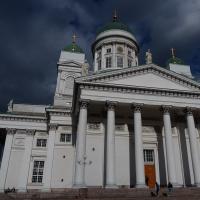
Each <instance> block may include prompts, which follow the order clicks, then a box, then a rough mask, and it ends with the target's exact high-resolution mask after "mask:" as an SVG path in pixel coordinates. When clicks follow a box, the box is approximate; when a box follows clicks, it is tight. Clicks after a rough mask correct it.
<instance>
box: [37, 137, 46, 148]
mask: <svg viewBox="0 0 200 200" xmlns="http://www.w3.org/2000/svg"><path fill="white" fill-rule="evenodd" d="M46 145H47V139H37V144H36V146H37V147H46Z"/></svg>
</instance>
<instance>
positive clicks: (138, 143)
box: [133, 104, 146, 188]
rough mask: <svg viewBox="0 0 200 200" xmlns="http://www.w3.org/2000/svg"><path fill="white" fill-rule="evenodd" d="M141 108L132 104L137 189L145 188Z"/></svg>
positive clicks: (140, 105)
mask: <svg viewBox="0 0 200 200" xmlns="http://www.w3.org/2000/svg"><path fill="white" fill-rule="evenodd" d="M141 107H142V104H133V111H134V139H135V169H136V187H137V188H144V187H146V184H145V174H144V155H143V141H142V118H141Z"/></svg>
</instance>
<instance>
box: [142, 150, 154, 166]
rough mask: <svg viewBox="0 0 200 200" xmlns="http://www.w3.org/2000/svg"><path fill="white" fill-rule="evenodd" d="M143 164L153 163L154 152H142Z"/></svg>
mask: <svg viewBox="0 0 200 200" xmlns="http://www.w3.org/2000/svg"><path fill="white" fill-rule="evenodd" d="M144 162H145V163H154V151H153V150H151V149H145V150H144Z"/></svg>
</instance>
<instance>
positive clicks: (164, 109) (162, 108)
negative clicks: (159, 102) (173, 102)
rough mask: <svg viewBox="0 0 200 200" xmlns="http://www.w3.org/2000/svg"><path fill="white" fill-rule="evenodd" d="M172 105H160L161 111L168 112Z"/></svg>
mask: <svg viewBox="0 0 200 200" xmlns="http://www.w3.org/2000/svg"><path fill="white" fill-rule="evenodd" d="M171 108H172V106H165V105H163V106H162V107H161V110H162V111H163V113H170V111H171Z"/></svg>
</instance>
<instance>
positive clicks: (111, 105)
mask: <svg viewBox="0 0 200 200" xmlns="http://www.w3.org/2000/svg"><path fill="white" fill-rule="evenodd" d="M116 106H117V102H116V101H106V107H107V110H115V108H116Z"/></svg>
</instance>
